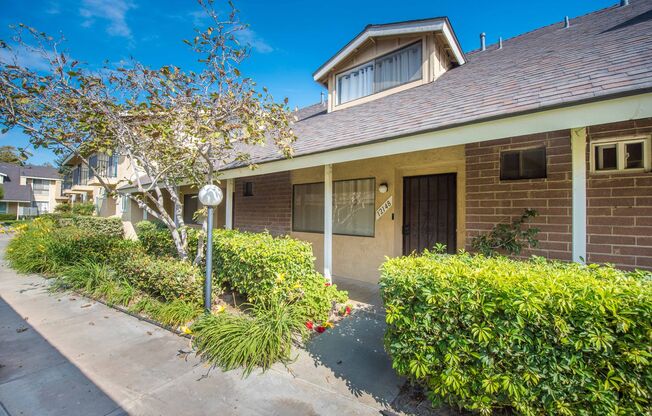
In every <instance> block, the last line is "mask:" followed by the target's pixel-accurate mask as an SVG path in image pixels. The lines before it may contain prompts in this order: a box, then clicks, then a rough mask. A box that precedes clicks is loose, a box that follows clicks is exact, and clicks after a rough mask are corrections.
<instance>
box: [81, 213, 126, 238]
mask: <svg viewBox="0 0 652 416" xmlns="http://www.w3.org/2000/svg"><path fill="white" fill-rule="evenodd" d="M72 223H73V224H74V225H75V226H76V227H78V228H80V229H82V230H89V231H93V232H95V233H97V234H102V235H105V236H107V237H114V238H122V237H123V236H124V228H123V226H122V220H121V219H120V218H118V217H108V218H107V217H89V216H81V215H80V216H76V217H73V219H72Z"/></svg>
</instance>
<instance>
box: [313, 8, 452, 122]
mask: <svg viewBox="0 0 652 416" xmlns="http://www.w3.org/2000/svg"><path fill="white" fill-rule="evenodd" d="M464 62H465V58H464V54H463V53H462V50H461V48H460V46H459V43H458V41H457V38H456V37H455V34H454V33H453V30H452V28H451V26H450V22H449V21H448V19H447V18H445V17H440V18H434V19H425V20H413V21H408V22H399V23H389V24H382V25H368V26H367V27H366V28H365V29H364V30H363V31H362V32H361V33H360V34H358V35H357V36H356V37H355V38H353V40H351V41H350V42H349V43H348V44H347V45H346V46H344V48H342V49H341V50H340V51H339V52H338V53H336V54H335V55H334V56H333V57H331V58H330V59H329V60H328V61H326V62H325V63H324V64H323V65H322V66H321V67H319V69H317V71H316V72H315V73H314V74H313V78H314V80H315V81H317V82H319V83H320V84H322V85H324V86H325V87H326V88H328V111H329V112H330V111H335V110H339V109H342V108H347V107H351V106H353V105H356V104H361V103H364V102H368V101H371V100H374V99H376V98H380V97H384V96H386V95H389V94H393V93H395V92H399V91H403V90H405V89H408V88H412V87H416V86H418V85H422V84H426V83H428V82H432V81H434V80H435V79H437V78H438V77H439V76H441V74H443V73H444V72H446V71H447V70H448V69H449V68H451V67H453V66H455V65H462V64H463V63H464Z"/></svg>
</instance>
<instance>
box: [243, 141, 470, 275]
mask: <svg viewBox="0 0 652 416" xmlns="http://www.w3.org/2000/svg"><path fill="white" fill-rule="evenodd" d="M452 172H455V173H457V241H458V244H459V247H458V248H461V247H462V246H463V241H464V234H465V229H464V209H465V208H464V206H465V196H464V194H465V189H464V188H465V187H464V183H465V170H464V147H463V146H455V147H448V148H443V149H438V150H431V151H425V152H418V153H408V154H403V155H396V156H387V157H382V158H374V159H367V160H362V161H356V162H349V163H342V164H336V165H333V180H335V181H337V180H342V179H362V178H375V181H376V197H375V198H376V200H375V208H376V209H377V208H378V207H380V205H382V204H383V203H384V202H385V201H386V200H387V199H388V198H389V197H390V196H392V199H393V205H392V208H391V209H390V210H389V211H388V212H386V213H385V214H384V215H383V216H382V217H381V218H380V219H379V220H377V221H376V224H375V233H374V237H356V236H344V235H333V275H334V276H341V277H348V278H353V279H359V280H364V281H368V282H374V283H375V282H377V281H378V277H379V273H378V267H379V266H380V264H381V263H382V262H383V261H384V259H385V256H398V255H401V254H402V247H403V237H402V224H403V216H402V205H403V200H402V198H403V189H402V188H403V177H404V176H418V175H427V174H438V173H452ZM323 180H324V168H323V167H316V168H309V169H300V170H296V171H293V172H292V184H300V183H311V182H320V181H323ZM381 183H387V185H388V188H389V190H388V191H387V193H384V194H381V193H380V192H378V190H377V188H378V186H379V185H380V184H381ZM236 209H237V208H236ZM291 235H292V236H293V237H296V238H299V239H302V240H306V241H309V242H311V243H312V245H313V252H314V254H315V257H316V267H317V270H322V269H323V252H324V246H323V235H322V234H321V233H306V232H291Z"/></svg>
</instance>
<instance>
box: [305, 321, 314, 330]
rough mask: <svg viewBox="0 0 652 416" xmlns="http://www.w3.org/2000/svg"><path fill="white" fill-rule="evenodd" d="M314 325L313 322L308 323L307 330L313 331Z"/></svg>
mask: <svg viewBox="0 0 652 416" xmlns="http://www.w3.org/2000/svg"><path fill="white" fill-rule="evenodd" d="M312 327H313V323H312V321H307V322H306V328H308V329H310V330H311V331H312Z"/></svg>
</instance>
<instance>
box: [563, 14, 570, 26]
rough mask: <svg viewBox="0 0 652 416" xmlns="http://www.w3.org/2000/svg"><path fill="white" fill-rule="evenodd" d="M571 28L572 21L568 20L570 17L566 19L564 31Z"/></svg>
mask: <svg viewBox="0 0 652 416" xmlns="http://www.w3.org/2000/svg"><path fill="white" fill-rule="evenodd" d="M569 27H570V20H569V19H568V16H565V17H564V29H568V28H569Z"/></svg>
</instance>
